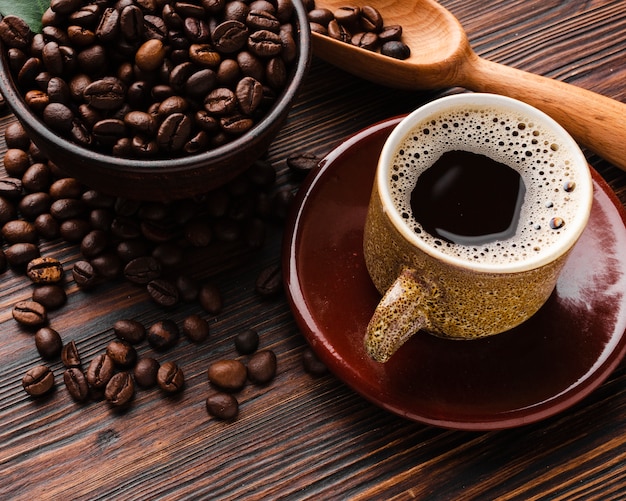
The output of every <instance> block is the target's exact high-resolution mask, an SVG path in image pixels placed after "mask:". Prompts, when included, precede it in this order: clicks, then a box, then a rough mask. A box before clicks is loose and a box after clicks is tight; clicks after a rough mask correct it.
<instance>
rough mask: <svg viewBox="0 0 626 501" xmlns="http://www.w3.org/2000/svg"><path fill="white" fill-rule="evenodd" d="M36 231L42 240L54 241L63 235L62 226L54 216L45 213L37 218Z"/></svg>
mask: <svg viewBox="0 0 626 501" xmlns="http://www.w3.org/2000/svg"><path fill="white" fill-rule="evenodd" d="M33 224H34V225H35V229H36V230H37V233H38V234H39V236H40V237H41V238H45V239H47V240H53V239H55V238H57V237H58V236H59V235H60V234H61V225H60V224H59V222H58V221H57V220H56V219H55V218H54V217H53V216H52V214H49V213H44V214H40V215H39V216H37V217H36V218H35V222H34V223H33Z"/></svg>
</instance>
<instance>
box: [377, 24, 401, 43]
mask: <svg viewBox="0 0 626 501" xmlns="http://www.w3.org/2000/svg"><path fill="white" fill-rule="evenodd" d="M401 38H402V26H400V25H399V24H393V25H390V26H385V27H383V29H382V31H381V32H380V33H378V39H379V40H380V43H381V44H384V43H386V42H391V41H392V40H400V39H401Z"/></svg>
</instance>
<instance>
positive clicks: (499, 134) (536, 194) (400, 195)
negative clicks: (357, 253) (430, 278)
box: [388, 105, 588, 264]
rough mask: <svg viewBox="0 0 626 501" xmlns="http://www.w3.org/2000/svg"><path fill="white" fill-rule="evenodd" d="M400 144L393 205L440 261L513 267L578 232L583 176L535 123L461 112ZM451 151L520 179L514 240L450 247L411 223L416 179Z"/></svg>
mask: <svg viewBox="0 0 626 501" xmlns="http://www.w3.org/2000/svg"><path fill="white" fill-rule="evenodd" d="M399 145H400V146H399V147H398V149H397V152H396V153H395V155H393V156H392V158H393V160H392V161H393V165H392V166H391V168H390V169H389V176H390V177H389V179H388V182H389V188H390V194H391V197H392V200H393V201H394V205H395V206H396V207H397V210H398V212H399V214H400V216H401V217H402V219H403V220H404V221H405V223H406V224H407V225H408V226H409V227H410V228H411V229H412V230H413V231H414V232H415V233H416V234H417V235H418V237H419V238H420V239H422V240H423V241H424V242H425V243H426V244H427V245H430V246H432V247H434V248H436V249H438V250H439V251H440V252H442V253H444V254H446V255H450V256H453V257H456V258H459V259H461V260H463V261H470V262H481V263H488V264H504V263H519V262H521V261H525V260H528V259H530V258H532V259H533V260H534V259H536V258H540V257H541V255H547V254H549V252H550V249H551V248H552V247H554V246H555V245H557V244H558V242H559V241H561V240H562V239H563V238H566V237H565V236H564V235H568V233H569V232H570V231H576V232H579V231H580V225H579V224H578V223H577V222H576V223H575V221H576V220H577V219H578V218H580V217H583V216H582V214H583V211H584V209H585V207H584V205H585V203H586V201H584V200H583V199H585V197H586V195H585V193H581V190H577V189H576V188H577V185H578V184H579V181H580V182H581V183H582V185H584V184H585V180H583V179H580V180H579V179H577V176H580V175H581V174H578V173H577V172H576V169H572V168H571V166H572V164H573V162H574V161H575V160H574V156H575V152H573V151H572V149H571V148H570V147H566V146H565V145H564V144H563V140H562V139H560V138H559V137H558V136H557V135H556V134H555V133H554V132H552V131H550V130H548V129H547V128H545V127H543V126H542V125H541V124H539V123H536V121H535V120H533V119H530V118H527V117H523V116H521V115H518V114H517V113H516V112H510V111H503V110H501V109H498V108H496V107H492V106H474V105H472V106H471V107H468V106H464V107H460V108H458V109H457V110H453V111H450V110H446V111H445V112H443V113H442V114H440V115H434V116H431V117H429V118H428V119H426V120H424V121H422V122H421V123H419V124H418V125H416V126H414V127H413V129H412V132H411V133H409V134H407V135H406V136H405V138H404V140H402V141H401V142H400V143H399ZM452 150H464V151H469V152H472V153H478V154H482V155H486V156H489V157H491V158H492V159H494V160H496V161H498V162H500V163H503V164H506V165H508V166H510V167H512V168H514V169H515V170H517V171H518V172H519V173H520V175H521V176H522V179H523V181H524V184H525V186H526V194H525V197H524V202H523V205H522V208H521V214H520V219H519V223H518V226H517V232H516V234H515V235H514V236H513V237H511V238H508V239H506V240H500V241H495V242H491V243H488V244H484V245H481V246H466V245H460V244H453V243H449V242H446V241H443V240H441V239H439V238H437V237H434V236H432V235H430V234H428V233H427V232H426V231H424V229H423V228H422V227H421V225H420V224H419V223H418V222H417V221H416V220H415V219H414V217H413V215H412V211H411V202H410V201H411V192H412V190H413V188H414V187H415V184H416V181H417V178H418V177H419V175H420V174H421V173H422V172H423V171H424V170H426V169H427V168H428V167H429V166H431V165H432V164H433V163H434V162H435V161H436V160H437V159H438V158H439V157H440V156H441V155H442V154H443V153H445V152H446V151H452ZM585 175H588V174H587V173H585ZM485 182H489V180H486V181H485ZM493 188H494V189H497V186H494V187H493ZM582 191H584V190H582Z"/></svg>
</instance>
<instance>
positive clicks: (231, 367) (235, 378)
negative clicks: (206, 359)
mask: <svg viewBox="0 0 626 501" xmlns="http://www.w3.org/2000/svg"><path fill="white" fill-rule="evenodd" d="M207 374H208V378H209V382H210V383H212V384H214V385H215V386H217V387H218V388H221V389H222V390H226V391H239V390H241V389H242V388H243V387H244V385H245V384H246V378H247V376H248V372H247V369H246V366H245V365H244V364H243V363H241V362H240V361H239V360H234V359H223V360H218V361H217V362H213V363H212V364H211V365H209V368H208V371H207Z"/></svg>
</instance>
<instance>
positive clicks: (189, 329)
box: [183, 314, 209, 343]
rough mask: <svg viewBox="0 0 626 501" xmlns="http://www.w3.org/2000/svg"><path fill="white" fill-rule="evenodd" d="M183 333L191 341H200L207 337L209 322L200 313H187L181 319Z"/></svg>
mask: <svg viewBox="0 0 626 501" xmlns="http://www.w3.org/2000/svg"><path fill="white" fill-rule="evenodd" d="M183 334H185V336H187V338H188V339H189V340H190V341H192V342H193V343H201V342H202V341H204V340H206V338H208V337H209V323H208V322H207V321H206V320H205V319H204V318H202V317H201V316H200V315H195V314H192V315H189V316H188V317H186V318H185V319H184V320H183Z"/></svg>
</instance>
